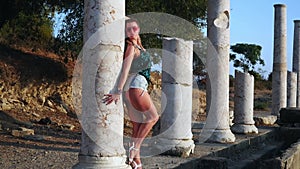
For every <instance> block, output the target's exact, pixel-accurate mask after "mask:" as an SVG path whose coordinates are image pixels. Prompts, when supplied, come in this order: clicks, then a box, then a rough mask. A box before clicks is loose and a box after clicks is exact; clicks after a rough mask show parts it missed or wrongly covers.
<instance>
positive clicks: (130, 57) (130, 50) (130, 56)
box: [117, 44, 134, 91]
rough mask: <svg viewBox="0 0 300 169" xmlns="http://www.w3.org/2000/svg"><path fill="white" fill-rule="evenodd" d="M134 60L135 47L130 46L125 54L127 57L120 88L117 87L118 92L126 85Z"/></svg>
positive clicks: (124, 62)
mask: <svg viewBox="0 0 300 169" xmlns="http://www.w3.org/2000/svg"><path fill="white" fill-rule="evenodd" d="M133 58H134V46H133V45H131V44H128V47H127V49H126V52H125V57H124V60H123V66H122V71H121V76H120V79H119V82H118V86H117V87H118V91H122V89H123V87H124V85H125V83H126V80H127V77H128V74H129V70H130V67H131V63H132V60H133Z"/></svg>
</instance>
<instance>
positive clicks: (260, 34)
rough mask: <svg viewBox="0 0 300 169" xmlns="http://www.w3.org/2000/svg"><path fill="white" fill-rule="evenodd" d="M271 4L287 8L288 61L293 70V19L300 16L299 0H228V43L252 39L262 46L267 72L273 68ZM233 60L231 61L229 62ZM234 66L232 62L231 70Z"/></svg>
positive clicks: (246, 41) (250, 41)
mask: <svg viewBox="0 0 300 169" xmlns="http://www.w3.org/2000/svg"><path fill="white" fill-rule="evenodd" d="M274 4H285V5H286V9H287V65H288V70H292V55H293V37H294V20H296V19H298V20H299V19H300V1H299V0H231V1H230V8H231V18H230V22H231V23H230V44H231V45H234V44H236V43H249V44H250V43H251V44H257V45H260V46H262V54H261V57H262V58H263V59H264V60H265V66H264V67H262V69H263V70H266V71H267V73H266V75H267V74H269V73H270V72H271V71H272V64H273V39H274ZM231 64H232V63H231ZM233 72H234V68H233V67H232V66H231V68H230V74H233Z"/></svg>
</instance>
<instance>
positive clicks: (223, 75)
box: [200, 0, 235, 143]
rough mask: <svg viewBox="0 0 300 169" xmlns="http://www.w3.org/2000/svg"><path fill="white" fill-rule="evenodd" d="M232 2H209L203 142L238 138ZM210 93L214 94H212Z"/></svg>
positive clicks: (222, 141) (224, 141)
mask: <svg viewBox="0 0 300 169" xmlns="http://www.w3.org/2000/svg"><path fill="white" fill-rule="evenodd" d="M229 12H230V1H229V0H208V9H207V23H208V25H207V36H208V44H207V46H208V49H207V60H206V68H207V71H208V76H209V79H208V80H207V83H208V85H207V86H208V89H207V93H206V95H207V100H206V102H207V106H206V109H207V112H208V114H207V120H206V125H205V127H204V129H203V133H201V134H200V140H201V141H207V140H209V141H213V142H221V143H229V142H234V141H235V136H234V135H233V134H232V132H231V131H230V127H229V48H230V43H229V40H230V28H229V18H230V16H229ZM209 91H210V92H209Z"/></svg>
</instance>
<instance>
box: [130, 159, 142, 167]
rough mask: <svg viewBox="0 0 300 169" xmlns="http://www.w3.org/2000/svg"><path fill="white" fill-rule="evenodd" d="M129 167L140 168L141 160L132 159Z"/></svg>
mask: <svg viewBox="0 0 300 169" xmlns="http://www.w3.org/2000/svg"><path fill="white" fill-rule="evenodd" d="M131 167H132V168H133V169H142V163H141V160H140V159H139V160H136V159H135V160H134V161H132V163H131Z"/></svg>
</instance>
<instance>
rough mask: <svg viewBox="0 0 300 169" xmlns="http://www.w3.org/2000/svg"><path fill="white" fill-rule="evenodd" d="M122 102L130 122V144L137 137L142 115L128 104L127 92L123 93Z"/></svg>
mask: <svg viewBox="0 0 300 169" xmlns="http://www.w3.org/2000/svg"><path fill="white" fill-rule="evenodd" d="M124 102H125V104H126V107H127V110H128V116H129V118H130V121H131V123H132V127H133V130H132V138H131V142H132V141H133V138H136V137H137V133H138V130H139V126H140V125H141V123H142V122H143V115H142V114H141V113H140V112H139V111H137V110H136V109H135V108H134V107H133V106H132V104H131V102H130V99H129V92H128V91H127V92H126V93H125V99H124Z"/></svg>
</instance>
